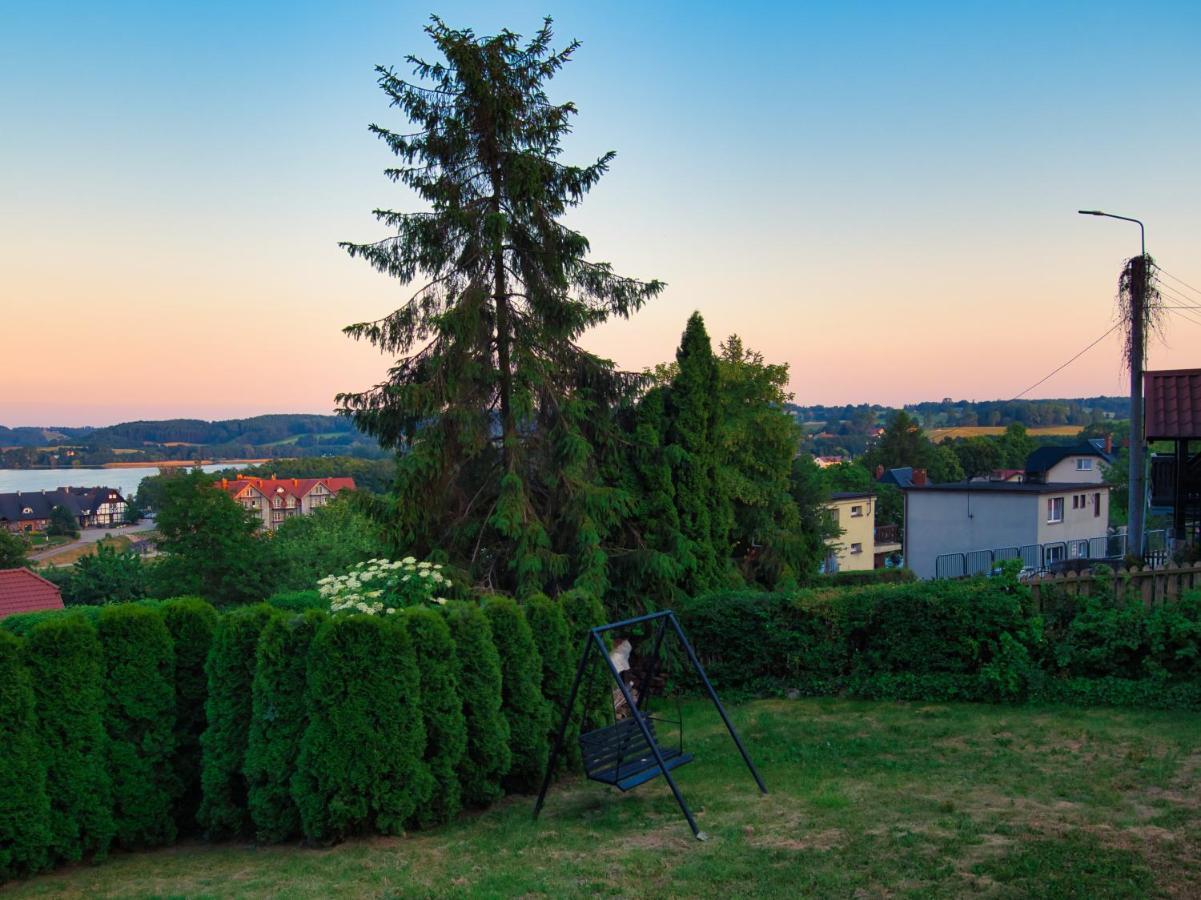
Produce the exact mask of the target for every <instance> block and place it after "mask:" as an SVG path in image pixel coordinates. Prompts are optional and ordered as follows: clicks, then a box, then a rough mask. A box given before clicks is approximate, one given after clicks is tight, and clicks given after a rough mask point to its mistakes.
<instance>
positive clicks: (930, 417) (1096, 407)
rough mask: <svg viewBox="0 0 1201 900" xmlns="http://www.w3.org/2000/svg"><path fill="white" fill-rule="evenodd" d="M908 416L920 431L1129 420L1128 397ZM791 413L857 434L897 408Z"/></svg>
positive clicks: (969, 403) (941, 407)
mask: <svg viewBox="0 0 1201 900" xmlns="http://www.w3.org/2000/svg"><path fill="white" fill-rule="evenodd" d="M904 409H905V411H906V412H907V413H909V414H910V415H912V416H913V417H914V418H916V419H917V420H918V421H919V422H920V423H921V425H922V427H923V428H926V429H933V428H955V427H959V426H978V425H979V426H997V425H999V426H1002V427H1004V426H1006V425H1009V424H1011V423H1013V422H1020V423H1021V424H1022V425H1025V426H1027V427H1031V428H1033V427H1046V426H1051V425H1080V426H1084V425H1088V424H1090V423H1092V422H1095V421H1098V420H1102V419H1126V418H1129V416H1130V398H1128V397H1078V398H1065V399H1055V400H952V399H951V398H949V397H948V398H945V399H943V400H937V401H935V400H929V401H924V402H922V403H907V404H905V406H904ZM789 410H790V411H791V412H792V414H793V415H794V416H796V418H797V419H798V420H799V421H801V422H820V423H823V424H827V425H829V426H836V425H839V424H840V423H854V424H855V426H857V427H858V429H857V430H864V429H865V428H866V427H868V426H869V424H870V425H877V424H879V425H882V424H884V422H885V421H886V420H887V419H888V416H889V415H890V414H892V413H893V412H895V411H896V407H889V406H880V405H879V404H875V403H872V404H868V403H861V404H857V405H854V404H852V405H847V406H825V405H822V404H817V405H812V406H800V405H797V404H789Z"/></svg>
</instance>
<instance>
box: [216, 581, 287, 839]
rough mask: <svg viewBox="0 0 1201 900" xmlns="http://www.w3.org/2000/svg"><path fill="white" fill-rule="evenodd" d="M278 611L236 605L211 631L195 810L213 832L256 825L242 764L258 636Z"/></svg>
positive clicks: (238, 831)
mask: <svg viewBox="0 0 1201 900" xmlns="http://www.w3.org/2000/svg"><path fill="white" fill-rule="evenodd" d="M274 615H277V613H276V612H275V611H274V610H273V609H271V607H269V606H267V605H265V604H258V605H256V606H245V607H242V608H240V609H235V610H233V611H231V612H228V613H226V614H225V615H223V616H221V619H220V621H219V623H218V625H217V630H216V633H215V634H214V635H213V645H212V649H211V650H210V652H209V656H208V661H207V663H206V665H205V672H206V674H207V675H208V700H207V702H206V704H205V714H206V717H207V720H208V724H207V725H206V727H205V730H204V734H203V735H202V736H201V739H200V744H201V747H202V750H203V764H202V766H201V772H200V783H201V792H202V798H201V802H200V811H199V812H198V813H197V818H198V819H199V821H200V824H201V825H202V826H203V828H204V829H205V831H206V832H207V833H208V835H209V836H210V837H237V836H242V835H247V834H249V833H250V831H251V828H252V823H251V820H250V813H249V810H248V808H247V790H248V789H247V784H246V776H245V774H244V773H243V767H244V766H245V763H246V748H247V745H248V743H249V736H250V720H251V712H252V710H253V702H254V700H253V697H254V692H253V686H254V673H255V665H256V660H257V657H256V652H257V648H258V643H259V636H260V635H261V634H262V633H263V629H264V628H265V627H266V625H267V623H268V622H269V621H270V620H271V617H272V616H274Z"/></svg>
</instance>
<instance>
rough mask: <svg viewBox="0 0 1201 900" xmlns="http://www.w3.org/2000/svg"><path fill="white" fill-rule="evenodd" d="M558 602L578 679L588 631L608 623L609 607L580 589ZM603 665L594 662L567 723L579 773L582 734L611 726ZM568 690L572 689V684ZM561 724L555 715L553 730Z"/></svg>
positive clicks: (567, 743)
mask: <svg viewBox="0 0 1201 900" xmlns="http://www.w3.org/2000/svg"><path fill="white" fill-rule="evenodd" d="M557 599H558V602H559V607H560V608H561V609H562V610H563V618H564V619H565V620H566V622H567V643H568V660H569V663H568V667H569V669H568V671H569V673H570V674H569V676H568V677H569V678H571V679H573V680H574V678H575V671H574V668H573V667H574V666H577V665H579V657H580V654H581V653H583V651H584V639H585V638H586V637H587V636H588V630H589V629H590V628H596V627H597V626H598V625H604V624H605V621H606V616H605V606H604V604H603V603H601V601H600V598H599V597H597V596H596V595H595V594H593V593H591V592H589V591H585V590H581V589H579V588H573V589H572V590H570V591H564V592H563V593H562V594H560V595H559V597H558V598H557ZM600 665H602V664H601V663H600V662H599V661H598V660H597V658H596V657H593V661H592V663H591V666H592V667H593V670H592V671H590V672H585V677H584V680H583V681H582V682H581V684H580V692H579V694H578V695H577V696H576V702H575V709H574V710H573V711H572V716H571V721H570V722H568V723H567V734H566V736H565V737H564V741H563V743H564V747H565V751H564V752H565V755H566V758H567V763H568V765H569V766H570V767H571V768H572V769H576V770H578V769H580V768H581V767H582V764H583V763H582V760H581V757H580V745H579V739H580V732H581V731H591V730H592V729H593V728H600V727H601V726H603V725H605V724H607V722H608V712H607V711H606V704H608V710H612V708H613V696H612V694H611V693H610V681H609V675H608V673H607V672H605V671H604V670H603V669H599V670H598V669H597V668H596V667H598V666H600ZM567 689H568V691H570V690H571V684H570V682H569V683H568V685H567ZM559 715H562V711H560V712H559ZM557 724H558V723H557V722H555V721H554V720H553V716H552V721H551V727H552V728H553V727H555V726H556V725H557Z"/></svg>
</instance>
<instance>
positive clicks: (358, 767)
mask: <svg viewBox="0 0 1201 900" xmlns="http://www.w3.org/2000/svg"><path fill="white" fill-rule="evenodd" d="M306 704H307V706H308V712H309V724H308V727H307V728H306V729H305V733H304V738H303V740H302V741H301V746H300V759H299V762H298V764H297V770H296V777H295V779H294V780H293V786H292V791H293V796H294V797H295V798H296V805H297V806H298V807H299V809H300V818H301V823H302V826H303V828H304V833H305V836H306V837H307V838H309V840H312V841H318V842H323V843H327V842H329V841H334V840H339V839H341V838H344V837H346V836H347V835H350V834H353V833H356V832H363V831H368V830H375V831H378V832H380V833H382V834H399V833H401V832H402V831H403V830H404V825H405V823H406V822H407V821H408V820H409V819H410V818H411V817H412V816H413V815H414V813H416V812H417V810H418V809H420V808H421V806H422V804H424V803H426V802H427V801H428V800H429V796H430V793H431V792H432V790H433V781H432V778H431V777H430V773H429V768H428V767H427V766H426V765H425V762H424V761H423V760H422V755H423V753H424V749H425V726H424V724H423V722H422V717H421V688H420V678H419V676H418V674H417V662H416V659H415V656H414V653H413V645H412V642H411V641H410V640H409V636H408V633H407V632H406V630H405V628H404V627H403V626H402V625H401V624H400V623H397V622H394V621H390V620H389V619H385V618H375V617H372V616H360V615H353V616H347V615H339V616H333V617H331V618H330V619H329V621H327V622H326V623H325V624H324V625H322V626H321V628H320V630H319V631H318V632H317V635H316V637H315V638H314V639H313V644H312V647H311V648H310V654H309V670H308V690H307V692H306Z"/></svg>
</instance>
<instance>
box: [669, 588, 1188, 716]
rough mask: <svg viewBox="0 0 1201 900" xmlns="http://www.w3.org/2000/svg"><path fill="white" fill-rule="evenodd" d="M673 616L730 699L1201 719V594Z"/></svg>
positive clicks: (757, 606) (750, 600) (877, 603)
mask: <svg viewBox="0 0 1201 900" xmlns="http://www.w3.org/2000/svg"><path fill="white" fill-rule="evenodd" d="M677 613H678V615H679V617H680V620H681V623H682V624H683V626H684V628H685V629H686V630H687V632H688V634H689V636H690V638H691V640H692V643H693V645H694V646H695V647H696V648H697V651H698V652H699V653H700V654H701V657H702V661H703V662H704V664H705V667H706V669H707V670H708V673H709V676H710V678H711V679H712V680H713V682H714V683H715V684H716V685H717V686H718V687H719V688H723V689H727V690H730V689H733V690H738V691H745V692H751V693H759V692H774V691H781V690H787V691H799V692H800V693H804V694H829V693H848V694H850V695H852V696H858V697H864V698H871V699H885V698H890V699H914V700H918V699H920V700H975V701H1021V700H1026V699H1032V700H1046V701H1068V702H1092V703H1116V704H1123V705H1124V704H1131V705H1147V706H1158V707H1164V708H1189V709H1201V593H1195V594H1193V595H1190V596H1188V597H1185V598H1183V599H1181V600H1180V601H1178V602H1177V603H1175V604H1172V605H1169V606H1161V607H1156V608H1153V609H1147V608H1145V607H1144V606H1143V605H1142V604H1141V603H1140V602H1131V603H1126V602H1124V601H1121V600H1119V599H1116V598H1113V597H1108V598H1107V597H1096V598H1091V599H1082V600H1079V601H1071V602H1064V603H1062V604H1060V605H1059V606H1058V607H1057V608H1056V609H1055V610H1054V611H1053V612H1052V613H1049V614H1045V615H1044V614H1037V613H1036V612H1035V611H1034V610H1033V609H1032V608H1031V604H1030V597H1029V592H1028V591H1027V589H1026V588H1025V587H1024V586H1022V585H1020V584H1019V583H1018V582H1017V581H1016V580H1015V579H1012V578H1007V577H998V578H983V579H975V580H967V581H941V582H922V583H908V584H904V583H903V584H892V585H874V586H870V587H861V588H849V589H842V590H830V589H826V590H804V591H799V592H796V593H790V594H764V593H756V592H750V591H731V592H722V593H715V594H709V595H705V596H702V597H697V598H693V599H690V600H686V601H683V602H682V603H680V604H679V605H678V607H677Z"/></svg>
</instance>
